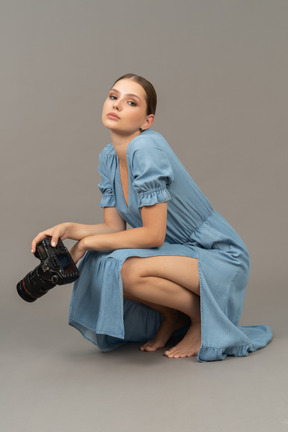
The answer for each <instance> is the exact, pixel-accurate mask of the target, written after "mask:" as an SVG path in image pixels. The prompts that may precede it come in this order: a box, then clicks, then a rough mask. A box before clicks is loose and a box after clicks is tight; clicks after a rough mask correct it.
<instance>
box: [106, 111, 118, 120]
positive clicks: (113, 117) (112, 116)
mask: <svg viewBox="0 0 288 432" xmlns="http://www.w3.org/2000/svg"><path fill="white" fill-rule="evenodd" d="M107 117H108V118H109V119H111V120H120V117H119V116H118V115H117V114H115V113H113V112H111V113H109V114H107Z"/></svg>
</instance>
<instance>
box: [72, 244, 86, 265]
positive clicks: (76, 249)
mask: <svg viewBox="0 0 288 432" xmlns="http://www.w3.org/2000/svg"><path fill="white" fill-rule="evenodd" d="M69 252H70V255H71V257H72V259H73V261H74V262H75V264H77V263H78V261H79V260H80V259H81V258H82V257H83V256H84V254H85V252H86V250H85V248H84V247H83V242H82V241H81V240H80V241H78V242H77V243H76V244H75V245H74V246H73V247H72V248H71V249H70V251H69Z"/></svg>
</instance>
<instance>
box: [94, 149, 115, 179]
mask: <svg viewBox="0 0 288 432" xmlns="http://www.w3.org/2000/svg"><path fill="white" fill-rule="evenodd" d="M116 165H117V155H116V152H115V150H114V147H113V144H108V145H107V146H106V147H104V149H103V150H102V151H101V153H100V154H99V167H98V169H99V171H100V172H110V173H112V172H114V171H115V169H116Z"/></svg>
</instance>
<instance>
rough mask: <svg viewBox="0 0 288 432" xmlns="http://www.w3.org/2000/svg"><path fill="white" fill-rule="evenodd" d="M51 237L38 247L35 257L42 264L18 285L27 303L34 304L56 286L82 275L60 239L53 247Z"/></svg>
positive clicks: (20, 293)
mask: <svg viewBox="0 0 288 432" xmlns="http://www.w3.org/2000/svg"><path fill="white" fill-rule="evenodd" d="M50 243H51V237H45V238H44V239H43V240H41V241H40V242H39V243H37V246H36V252H35V254H34V255H35V257H36V258H38V259H39V260H40V261H41V263H40V264H39V265H38V266H37V267H36V268H35V269H34V270H32V271H31V272H29V273H28V274H27V275H26V276H25V277H24V278H23V279H22V280H21V281H20V282H18V284H17V292H18V294H19V295H20V297H21V298H22V299H23V300H25V301H27V302H34V301H35V300H37V299H38V298H39V297H42V296H43V295H44V294H46V293H47V292H48V291H49V290H50V289H52V288H54V287H55V286H56V285H64V284H69V283H71V282H74V281H75V280H76V279H77V278H78V277H79V275H80V273H79V270H78V268H77V267H76V264H75V263H74V261H73V259H72V257H71V255H70V253H69V251H68V250H67V248H66V247H65V246H64V244H63V243H62V240H61V239H60V238H59V240H58V243H57V246H56V247H52V246H51V244H50Z"/></svg>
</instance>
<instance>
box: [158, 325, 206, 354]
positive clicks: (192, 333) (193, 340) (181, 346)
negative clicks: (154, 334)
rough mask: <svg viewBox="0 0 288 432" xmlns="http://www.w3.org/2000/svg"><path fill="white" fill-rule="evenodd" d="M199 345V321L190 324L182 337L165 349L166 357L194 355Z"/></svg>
mask: <svg viewBox="0 0 288 432" xmlns="http://www.w3.org/2000/svg"><path fill="white" fill-rule="evenodd" d="M200 346H201V323H200V322H199V323H194V324H192V325H191V326H190V328H189V330H188V331H187V333H186V335H185V336H184V338H183V339H182V340H181V341H180V342H179V343H178V344H177V345H176V346H175V347H173V348H171V349H169V350H167V351H165V353H164V355H166V356H167V357H168V358H184V357H194V356H196V355H197V354H198V352H199V349H200Z"/></svg>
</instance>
